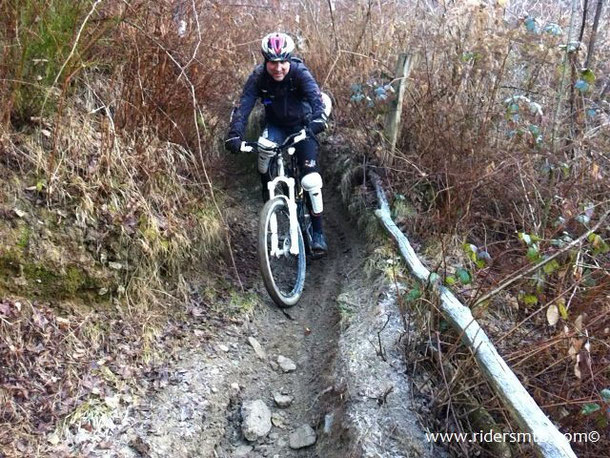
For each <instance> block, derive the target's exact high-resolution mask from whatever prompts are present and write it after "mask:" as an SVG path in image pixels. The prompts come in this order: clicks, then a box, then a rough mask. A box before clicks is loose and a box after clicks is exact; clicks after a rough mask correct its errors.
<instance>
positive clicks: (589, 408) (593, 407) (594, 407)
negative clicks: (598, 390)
mask: <svg viewBox="0 0 610 458" xmlns="http://www.w3.org/2000/svg"><path fill="white" fill-rule="evenodd" d="M599 409H601V407H600V406H599V404H597V403H596V402H592V403H589V404H585V405H584V406H583V408H582V410H581V411H580V413H581V414H583V415H591V414H592V413H593V412H597V411H598V410H599Z"/></svg>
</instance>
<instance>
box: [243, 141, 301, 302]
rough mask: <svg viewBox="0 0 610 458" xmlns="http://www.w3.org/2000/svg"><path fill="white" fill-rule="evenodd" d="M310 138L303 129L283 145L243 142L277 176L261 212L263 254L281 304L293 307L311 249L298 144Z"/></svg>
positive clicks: (265, 271) (266, 279) (267, 280)
mask: <svg viewBox="0 0 610 458" xmlns="http://www.w3.org/2000/svg"><path fill="white" fill-rule="evenodd" d="M305 138H307V133H306V132H305V130H304V129H303V130H301V131H299V132H296V133H294V134H292V135H289V136H288V137H287V138H286V140H284V142H283V143H282V144H281V145H277V144H275V143H273V142H271V141H270V140H267V139H264V138H261V139H259V141H258V142H243V143H242V147H241V150H242V151H244V152H257V153H259V158H260V156H261V155H260V153H262V155H263V156H264V157H266V158H268V159H269V168H270V170H271V176H272V177H273V179H272V180H271V181H270V182H269V183H268V189H269V200H268V201H267V202H266V203H265V205H264V206H263V209H262V210H261V213H260V222H259V227H258V258H259V262H260V269H261V273H262V276H263V282H264V284H265V287H266V288H267V291H268V292H269V295H270V296H271V298H272V299H273V301H274V302H275V303H276V304H277V305H278V306H279V307H291V306H293V305H295V304H296V303H297V302H298V300H299V299H300V297H301V294H302V293H303V288H304V286H305V271H306V267H307V259H306V258H307V254H310V246H311V237H312V228H311V221H310V216H309V212H308V211H307V205H306V198H305V192H304V191H303V189H302V187H301V183H300V180H299V179H298V177H299V173H298V172H299V171H298V162H297V158H296V155H295V154H294V153H295V145H296V144H297V143H298V142H300V141H302V140H304V139H305ZM285 163H286V165H284V164H285Z"/></svg>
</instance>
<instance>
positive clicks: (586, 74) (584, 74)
mask: <svg viewBox="0 0 610 458" xmlns="http://www.w3.org/2000/svg"><path fill="white" fill-rule="evenodd" d="M580 79H582V80H583V81H585V82H586V83H588V84H593V83H595V73H593V72H592V71H591V70H589V69H588V68H587V69H585V70H583V71H581V72H580Z"/></svg>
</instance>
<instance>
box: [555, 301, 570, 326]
mask: <svg viewBox="0 0 610 458" xmlns="http://www.w3.org/2000/svg"><path fill="white" fill-rule="evenodd" d="M557 308H559V314H560V315H561V318H563V319H564V320H566V321H567V319H568V309H567V308H566V301H564V300H563V299H561V300H559V302H558V303H557Z"/></svg>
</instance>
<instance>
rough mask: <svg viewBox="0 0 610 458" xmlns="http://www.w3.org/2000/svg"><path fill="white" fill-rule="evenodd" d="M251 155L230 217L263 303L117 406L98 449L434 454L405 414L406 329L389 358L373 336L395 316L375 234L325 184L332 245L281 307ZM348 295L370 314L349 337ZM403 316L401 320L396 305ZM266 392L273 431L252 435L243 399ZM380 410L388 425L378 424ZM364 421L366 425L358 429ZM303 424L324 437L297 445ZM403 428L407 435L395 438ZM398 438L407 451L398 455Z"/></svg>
mask: <svg viewBox="0 0 610 458" xmlns="http://www.w3.org/2000/svg"><path fill="white" fill-rule="evenodd" d="M247 165H248V164H246V165H244V164H241V165H239V164H238V165H236V166H235V167H236V170H235V171H229V174H230V175H229V176H230V177H236V178H235V179H232V178H231V179H229V180H227V181H228V182H231V184H230V186H227V188H226V189H225V190H224V192H226V193H227V195H228V196H229V198H228V199H227V202H228V203H229V204H228V205H227V208H226V211H227V213H226V217H227V218H228V220H229V221H231V222H233V223H234V224H232V228H233V233H232V238H233V243H234V253H235V254H236V260H237V262H238V270H239V271H240V274H241V275H240V276H241V278H242V281H243V283H244V286H245V287H246V288H247V289H250V291H254V292H256V293H258V295H259V297H260V298H261V302H262V305H261V306H260V307H258V308H256V310H254V311H253V312H252V314H251V315H250V318H249V320H246V321H245V322H243V323H242V324H233V325H229V326H227V327H225V328H224V329H222V330H220V331H219V334H218V336H217V337H216V338H215V339H212V340H211V341H209V342H206V343H204V344H202V346H200V347H198V348H191V349H184V352H183V354H182V355H181V359H180V360H179V361H178V362H177V363H176V364H175V365H173V366H172V367H171V368H170V369H169V370H168V374H166V375H165V378H164V380H165V382H164V383H163V384H162V385H161V386H160V387H157V388H158V389H155V390H152V391H150V390H149V391H148V393H147V395H146V396H143V397H142V398H140V399H139V400H138V402H135V403H133V404H132V405H129V406H127V407H126V408H124V409H122V410H121V411H120V412H119V413H120V415H118V414H115V419H114V425H113V426H110V427H109V428H108V429H107V430H106V434H105V437H104V438H103V440H102V441H100V440H101V439H102V438H101V437H97V440H95V441H92V445H93V444H95V445H93V446H92V447H89V448H88V450H90V452H91V456H117V457H119V456H125V457H132V456H133V457H135V456H151V457H167V456H175V457H221V458H228V457H234V456H235V457H236V456H245V457H252V458H253V457H282V458H284V457H320V458H333V457H337V458H339V457H341V458H345V457H350V456H354V457H356V456H387V457H390V456H392V457H393V456H428V453H427V452H426V451H425V447H424V446H422V445H421V444H420V443H421V434H420V432H418V431H416V430H417V427H416V426H414V424H415V422H414V420H409V421H405V420H404V419H403V418H402V417H404V416H405V415H409V413H408V411H407V410H405V399H404V397H406V396H407V395H406V394H405V393H404V392H403V391H404V389H403V388H400V386H399V385H404V386H406V383H404V382H403V381H402V379H403V378H404V376H403V373H402V372H401V371H402V369H401V368H400V367H399V363H398V360H399V359H400V358H401V351H400V349H399V346H398V345H396V342H398V341H397V336H398V337H399V335H400V330H399V329H396V330H394V331H395V332H394V334H388V336H389V337H388V338H389V339H390V340H387V342H386V341H384V345H387V346H388V358H389V363H388V362H386V361H385V360H384V361H382V360H381V359H380V358H378V355H376V352H375V349H374V348H373V347H372V346H371V344H370V338H369V336H368V335H367V333H369V332H372V333H373V334H376V332H377V329H375V328H374V327H375V326H378V322H379V320H382V321H385V316H380V313H379V310H380V309H379V306H378V304H377V297H378V295H379V291H377V289H378V287H379V286H378V285H377V286H371V285H367V284H365V282H364V281H363V279H364V276H363V274H362V270H363V265H364V261H365V257H366V252H365V244H364V241H363V240H362V238H361V237H360V235H359V234H358V230H357V228H356V225H355V223H353V222H350V221H349V219H348V217H347V215H346V214H345V212H344V210H343V206H342V204H341V202H340V198H339V192H337V191H336V190H334V188H335V186H334V184H333V183H331V182H327V183H326V185H325V190H326V194H325V206H326V209H325V213H326V215H327V216H326V218H325V230H326V234H327V238H328V242H329V248H330V249H329V254H328V256H327V257H325V258H323V259H321V260H316V261H311V262H308V272H307V279H306V285H305V291H304V294H303V296H302V298H301V301H300V302H299V303H298V304H297V305H296V306H295V307H292V308H290V309H286V310H281V309H279V308H277V306H275V304H274V303H273V302H272V300H271V299H270V298H269V296H268V294H267V293H266V291H265V289H264V286H263V284H262V281H261V280H260V275H259V273H258V265H257V261H256V259H257V258H256V252H255V243H254V241H255V240H256V228H257V221H258V215H257V212H258V210H259V208H260V206H261V202H260V198H259V195H260V194H259V192H260V191H259V190H258V189H256V181H258V180H256V181H253V180H254V179H255V178H254V179H253V178H252V175H253V174H250V175H247V174H244V173H243V170H246V169H245V168H244V167H246V166H247ZM253 187H254V190H253ZM376 288H377V289H376ZM346 297H348V298H349V299H348V302H349V301H351V302H350V303H351V304H352V306H354V307H358V308H360V309H361V312H362V314H361V315H358V314H357V313H356V312H353V313H354V315H355V316H358V317H360V316H362V317H363V318H362V320H361V322H359V323H354V325H353V326H351V328H350V329H353V330H358V332H357V333H352V336H351V337H348V338H345V339H343V340H342V337H341V329H340V328H341V324H342V323H341V316H340V312H339V309H340V308H339V305H338V304H339V303H340V302H341V301H342V300H346V299H345V298H346ZM341 298H343V299H341ZM394 318H395V319H394V321H395V322H396V323H397V324H396V325H397V326H400V323H399V320H398V319H396V318H397V315H395V316H394ZM358 319H360V318H358ZM347 321H348V320H347ZM382 324H383V323H382ZM386 324H387V323H386ZM343 325H345V322H343ZM359 333H360V334H359ZM386 334H387V332H386ZM363 336H366V337H363ZM249 338H250V339H251V338H254V339H256V341H257V342H258V343H260V345H261V347H262V349H263V352H264V353H265V354H264V355H260V354H259V355H257V354H256V353H255V351H254V349H253V346H252V344H251V340H249ZM391 352H393V353H394V356H392V355H391ZM259 353H260V351H259ZM279 355H282V356H284V357H287V358H290V359H291V360H293V361H294V362H295V363H296V371H294V372H289V373H285V372H283V371H282V370H281V368H279V367H278V364H277V358H278V356H279ZM354 355H355V356H354ZM339 356H340V357H339ZM392 358H395V360H396V362H395V363H393V362H392ZM354 368H355V369H354ZM388 371H391V372H392V373H393V374H394V376H396V377H397V378H396V379H395V380H394V381H393V382H392V381H391V380H390V381H388V380H389V379H388V378H387V377H388V376H391V375H392V374H390V373H388ZM350 377H351V380H350ZM389 382H391V383H393V386H394V387H396V390H395V393H396V395H392V396H390V397H389V399H390V400H391V401H393V402H395V408H393V407H392V402H385V405H384V406H383V407H382V408H380V405H381V404H380V403H379V399H378V398H376V397H375V396H371V394H370V393H373V394H374V395H376V394H382V393H377V392H378V391H379V390H383V389H385V385H387V383H389ZM380 384H385V385H383V386H382V385H380ZM401 390H403V391H401ZM278 393H280V394H284V395H289V396H292V397H293V398H294V400H293V402H292V404H291V405H290V406H289V407H285V408H280V407H278V406H277V405H276V404H275V402H274V395H275V394H278ZM256 399H260V400H262V401H263V402H264V403H265V404H266V406H267V407H268V408H269V409H270V411H271V413H272V423H273V427H272V429H271V431H270V433H269V434H268V435H266V437H263V438H261V439H259V440H257V441H254V442H249V441H246V440H245V439H244V437H243V434H242V429H241V426H242V416H241V406H242V405H243V403H244V402H245V401H248V400H256ZM348 404H349V405H353V406H356V407H355V408H354V409H352V410H353V411H355V412H356V413H355V415H356V417H353V416H352V418H351V419H350V420H348V419H347V417H348V416H349V415H348V414H347V413H346V412H347V408H346V406H347V405H348ZM370 419H375V420H374V421H375V422H376V424H381V423H387V425H385V426H382V427H381V428H378V427H377V426H375V427H371V426H370V425H369V424H368V421H369V420H370ZM358 423H360V424H362V425H366V428H367V430H366V431H361V430H359V429H358ZM305 424H307V425H310V426H311V427H312V428H313V429H314V430H315V432H316V435H317V440H316V443H315V444H314V445H311V446H309V447H306V448H301V449H298V450H294V449H292V448H291V447H290V446H289V436H290V434H291V433H292V432H293V431H294V430H295V429H296V428H298V427H300V426H302V425H305ZM396 432H398V433H400V434H395V433H396ZM393 434H394V435H397V436H402V437H397V438H396V437H391V436H392V435H393ZM418 434H419V436H418ZM367 435H368V436H370V437H369V438H367ZM404 436H408V440H407V439H405V438H404ZM412 437H413V438H415V439H412ZM380 438H381V439H380ZM367 440H368V441H369V442H374V444H373V448H374V449H375V450H376V451H375V452H374V454H370V453H369V454H366V453H363V444H364V443H365V442H366V441H367ZM380 441H381V442H383V443H380ZM361 442H362V443H361ZM395 442H396V443H398V447H399V448H401V449H402V450H400V451H399V452H398V454H397V452H396V450H397V449H396V446H395V445H394V443H395ZM81 450H83V449H82V448H81ZM379 450H381V452H379ZM384 450H388V452H384Z"/></svg>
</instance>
